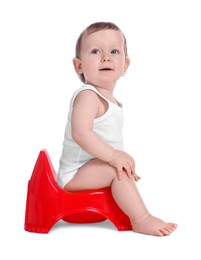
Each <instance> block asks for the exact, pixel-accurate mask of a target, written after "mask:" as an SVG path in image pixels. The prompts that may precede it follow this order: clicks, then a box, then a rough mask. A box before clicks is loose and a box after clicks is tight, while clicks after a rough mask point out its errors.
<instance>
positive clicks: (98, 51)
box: [91, 49, 100, 54]
mask: <svg viewBox="0 0 201 260" xmlns="http://www.w3.org/2000/svg"><path fill="white" fill-rule="evenodd" d="M91 53H92V54H100V50H99V49H93V50H92V51H91Z"/></svg>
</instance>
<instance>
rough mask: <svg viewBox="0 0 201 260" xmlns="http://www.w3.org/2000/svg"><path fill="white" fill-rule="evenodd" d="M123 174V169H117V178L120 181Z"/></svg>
mask: <svg viewBox="0 0 201 260" xmlns="http://www.w3.org/2000/svg"><path fill="white" fill-rule="evenodd" d="M122 174H123V171H122V168H118V169H117V177H118V179H119V180H120V181H121V180H122Z"/></svg>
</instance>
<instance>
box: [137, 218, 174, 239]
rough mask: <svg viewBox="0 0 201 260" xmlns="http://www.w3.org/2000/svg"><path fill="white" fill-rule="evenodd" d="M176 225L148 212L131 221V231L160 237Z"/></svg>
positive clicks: (172, 229) (169, 232)
mask: <svg viewBox="0 0 201 260" xmlns="http://www.w3.org/2000/svg"><path fill="white" fill-rule="evenodd" d="M176 227H177V225H176V224H174V223H166V222H164V221H163V220H161V219H159V218H156V217H154V216H152V215H150V214H147V215H146V216H144V217H143V218H141V219H138V221H135V222H133V231H135V232H138V233H142V234H147V235H153V236H160V237H162V236H167V235H170V234H171V233H172V232H173V231H174V230H175V229H176Z"/></svg>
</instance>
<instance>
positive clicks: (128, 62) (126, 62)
mask: <svg viewBox="0 0 201 260" xmlns="http://www.w3.org/2000/svg"><path fill="white" fill-rule="evenodd" d="M129 65H130V59H129V58H128V57H126V59H125V65H124V72H126V71H127V69H128V67H129Z"/></svg>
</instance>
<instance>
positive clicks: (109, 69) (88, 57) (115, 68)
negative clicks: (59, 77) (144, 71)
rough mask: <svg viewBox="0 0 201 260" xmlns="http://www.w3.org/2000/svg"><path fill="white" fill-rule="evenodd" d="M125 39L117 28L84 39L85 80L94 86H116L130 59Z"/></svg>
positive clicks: (82, 70)
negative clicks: (126, 51)
mask: <svg viewBox="0 0 201 260" xmlns="http://www.w3.org/2000/svg"><path fill="white" fill-rule="evenodd" d="M124 47H125V41H124V37H123V35H122V33H121V32H120V31H116V30H101V31H98V32H94V33H92V34H90V35H86V36H84V37H83V39H82V45H81V53H80V62H81V64H80V65H81V70H80V73H83V74H84V77H85V82H86V83H89V84H90V83H91V84H92V85H94V86H104V87H107V86H108V87H110V88H111V87H114V86H115V84H116V82H117V80H118V79H119V78H120V77H121V76H122V75H123V74H124V73H125V71H126V69H127V68H128V65H129V60H128V58H126V55H125V50H124Z"/></svg>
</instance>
